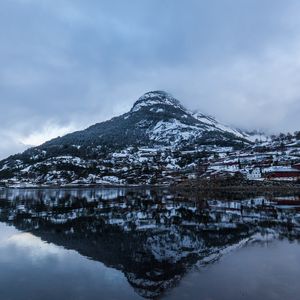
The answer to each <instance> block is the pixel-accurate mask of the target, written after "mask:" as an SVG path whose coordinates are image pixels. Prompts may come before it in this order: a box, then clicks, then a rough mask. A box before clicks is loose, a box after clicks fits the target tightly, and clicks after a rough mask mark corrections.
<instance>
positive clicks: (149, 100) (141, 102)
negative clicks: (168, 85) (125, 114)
mask: <svg viewBox="0 0 300 300" xmlns="http://www.w3.org/2000/svg"><path fill="white" fill-rule="evenodd" d="M153 105H171V106H174V107H177V108H180V109H182V110H185V108H184V107H183V106H182V105H181V104H180V102H179V101H178V100H177V99H175V98H174V97H173V96H172V95H171V94H169V93H167V92H165V91H151V92H147V93H145V94H144V95H143V96H141V97H140V98H139V99H138V100H137V101H136V102H135V103H134V105H133V107H132V109H131V112H136V111H139V110H140V109H141V108H142V107H149V106H153Z"/></svg>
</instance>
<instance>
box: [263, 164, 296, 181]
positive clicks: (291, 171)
mask: <svg viewBox="0 0 300 300" xmlns="http://www.w3.org/2000/svg"><path fill="white" fill-rule="evenodd" d="M264 177H265V178H266V179H268V180H276V181H298V180H300V170H299V169H296V168H292V167H271V168H268V169H265V172H264Z"/></svg>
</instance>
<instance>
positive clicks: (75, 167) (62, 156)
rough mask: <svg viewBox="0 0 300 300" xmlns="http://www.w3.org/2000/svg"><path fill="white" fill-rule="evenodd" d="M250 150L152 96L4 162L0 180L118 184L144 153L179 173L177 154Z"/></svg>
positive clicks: (211, 122)
mask: <svg viewBox="0 0 300 300" xmlns="http://www.w3.org/2000/svg"><path fill="white" fill-rule="evenodd" d="M249 144H250V136H249V135H247V134H246V133H243V132H241V131H239V130H236V129H234V128H231V127H229V126H226V125H223V124H221V123H219V122H218V121H216V120H215V119H214V118H212V117H210V116H206V115H204V114H200V113H194V112H191V111H189V110H187V109H186V108H185V107H183V106H182V105H181V104H180V102H179V101H178V100H177V99H175V98H174V97H173V96H171V95H170V94H168V93H166V92H163V91H154V92H149V93H146V94H144V95H143V96H142V97H140V98H139V99H138V100H137V101H136V102H135V103H134V105H133V107H132V109H131V110H130V111H129V112H128V113H125V114H123V115H121V116H118V117H115V118H113V119H111V120H109V121H106V122H102V123H98V124H95V125H93V126H91V127H89V128H87V129H85V130H82V131H77V132H74V133H71V134H68V135H66V136H63V137H58V138H56V139H53V140H51V141H48V142H46V143H45V144H43V145H41V146H39V147H35V148H31V149H29V150H27V151H25V152H24V153H22V154H18V155H14V156H11V157H9V158H8V159H6V160H3V161H2V162H0V179H14V180H15V181H21V182H22V181H24V180H25V181H28V180H29V178H31V179H30V181H31V182H35V183H36V182H40V183H46V182H52V180H54V179H53V178H57V179H58V180H60V179H62V181H58V182H57V183H62V182H64V183H71V182H75V181H76V180H77V181H78V180H81V181H82V180H85V179H87V178H90V179H91V178H94V180H95V178H96V180H98V182H100V181H101V180H102V181H101V182H103V181H104V182H105V181H107V180H106V179H109V180H108V181H117V182H118V183H120V181H119V179H116V178H115V177H117V178H120V176H118V175H117V176H116V172H115V170H116V169H117V168H119V169H122V170H123V175H124V176H125V174H126V172H127V171H128V170H130V169H132V168H135V169H141V166H142V163H143V162H144V161H145V156H147V154H145V153H148V156H151V155H152V156H156V159H157V160H158V161H160V162H161V163H162V164H165V165H166V166H169V167H170V168H177V167H179V168H181V167H183V166H185V165H187V164H188V163H189V162H187V163H185V162H184V161H182V158H181V157H178V159H176V157H174V153H176V151H183V150H186V151H188V150H195V149H200V150H201V149H202V150H203V148H204V147H212V146H216V147H231V148H239V149H240V148H243V147H245V146H247V145H249ZM201 147H202V148H201ZM202 152H203V151H202ZM141 156H144V158H143V157H141ZM121 158H124V159H125V158H126V163H125V162H124V159H123V162H120V160H121ZM101 170H102V171H103V170H105V172H102V171H101ZM152 171H154V170H152ZM157 171H158V169H157V170H156V172H157ZM62 173H64V175H63V176H61V174H62ZM117 173H118V172H117ZM123 175H122V176H121V177H124V176H123ZM127 175H132V174H131V173H130V174H127ZM103 177H105V178H104V179H103ZM125 177H128V176H125ZM129 177H130V176H129ZM51 178H52V179H51ZM125 181H126V180H125Z"/></svg>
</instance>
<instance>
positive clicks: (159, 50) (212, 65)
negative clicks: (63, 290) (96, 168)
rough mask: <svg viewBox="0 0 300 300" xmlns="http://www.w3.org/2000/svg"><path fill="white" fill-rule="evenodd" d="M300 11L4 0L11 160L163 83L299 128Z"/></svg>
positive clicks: (3, 82) (195, 1)
mask: <svg viewBox="0 0 300 300" xmlns="http://www.w3.org/2000/svg"><path fill="white" fill-rule="evenodd" d="M299 17H300V7H299V4H298V3H297V1H296V0H287V1H280V0H245V1H238V0H218V1H217V0H211V1H204V0H203V1H200V0H188V1H181V0H128V1H122V0H110V1H108V0H107V1H104V0H102V1H99V0H97V1H96V0H90V1H84V0H56V1H55V0H3V1H1V4H0V65H1V68H0V103H1V128H0V137H2V139H3V140H5V141H6V142H3V143H2V145H0V158H1V157H4V156H6V155H7V154H8V153H14V152H17V151H21V150H22V149H23V148H24V146H22V144H20V143H21V142H22V141H23V142H24V141H26V142H30V141H31V140H32V141H36V140H38V137H41V136H43V135H44V136H45V138H46V137H52V136H53V135H55V133H56V132H57V134H63V133H64V132H65V131H68V130H74V129H80V128H84V127H86V126H88V125H90V124H92V123H95V122H99V121H102V120H105V119H107V118H110V117H112V116H114V115H117V114H119V113H123V112H125V111H127V110H128V109H129V108H130V107H131V105H132V104H133V102H134V101H135V100H136V98H137V97H139V96H140V95H141V94H143V93H144V92H146V91H148V90H154V89H164V90H167V91H169V92H171V93H172V94H173V95H174V96H176V97H177V98H179V99H180V100H181V101H182V102H183V104H185V105H186V106H188V107H189V108H191V109H199V110H200V111H203V112H205V113H209V114H211V115H214V116H216V117H217V118H219V119H220V120H222V121H224V122H227V123H229V124H233V125H236V126H239V127H242V128H246V129H248V128H249V129H251V128H262V129H264V130H266V131H269V132H273V131H275V132H276V131H287V130H290V131H293V130H296V129H300V128H299V122H298V121H297V116H299V113H300V101H299V95H300V86H299V84H298V82H299V79H300V78H299V77H300V75H299V74H300V72H299V71H300V70H299V69H300V55H299V53H300V51H299V50H300V39H299V33H300V32H299V31H300V30H299V29H298V28H299V25H300V24H299V20H300V18H299ZM31 137H32V139H31ZM20 145H21V146H20Z"/></svg>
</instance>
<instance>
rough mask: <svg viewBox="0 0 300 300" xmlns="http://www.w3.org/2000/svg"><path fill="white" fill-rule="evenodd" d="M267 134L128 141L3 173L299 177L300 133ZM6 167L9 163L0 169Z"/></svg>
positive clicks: (167, 180) (136, 179) (31, 180)
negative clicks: (194, 142)
mask: <svg viewBox="0 0 300 300" xmlns="http://www.w3.org/2000/svg"><path fill="white" fill-rule="evenodd" d="M264 139H265V140H264V141H259V140H256V141H255V142H254V143H253V144H252V145H249V146H247V147H245V148H242V149H234V148H233V147H220V146H216V145H205V146H199V147H195V148H196V149H195V148H194V149H190V148H188V147H186V148H185V147H182V148H181V149H177V148H172V147H159V148H147V147H139V148H138V147H136V148H134V147H129V148H126V149H124V150H122V151H117V152H114V153H111V154H109V155H107V156H106V157H105V158H104V159H103V160H92V159H90V160H84V159H82V158H79V157H72V156H61V157H55V158H51V159H48V160H45V161H42V162H38V163H36V164H34V165H30V166H27V165H23V164H22V163H21V162H20V166H19V169H20V172H19V173H20V176H19V177H18V176H15V177H13V178H9V179H2V180H1V184H2V186H11V187H20V186H24V187H30V186H37V185H46V186H51V185H53V186H55V185H62V186H73V185H74V186H76V185H137V184H139V185H170V184H177V183H182V182H186V181H189V180H195V179H205V180H211V179H222V178H223V179H226V178H230V177H233V176H239V177H241V178H243V179H245V180H250V181H285V182H295V183H298V182H300V135H299V133H295V134H294V135H291V134H280V135H278V136H272V137H269V138H264ZM41 155H42V154H41ZM5 168H8V166H4V167H3V168H2V170H0V172H1V171H2V172H4V171H5ZM66 168H67V169H68V170H65V169H66ZM41 174H42V175H41ZM80 174H82V176H81V175H80Z"/></svg>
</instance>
